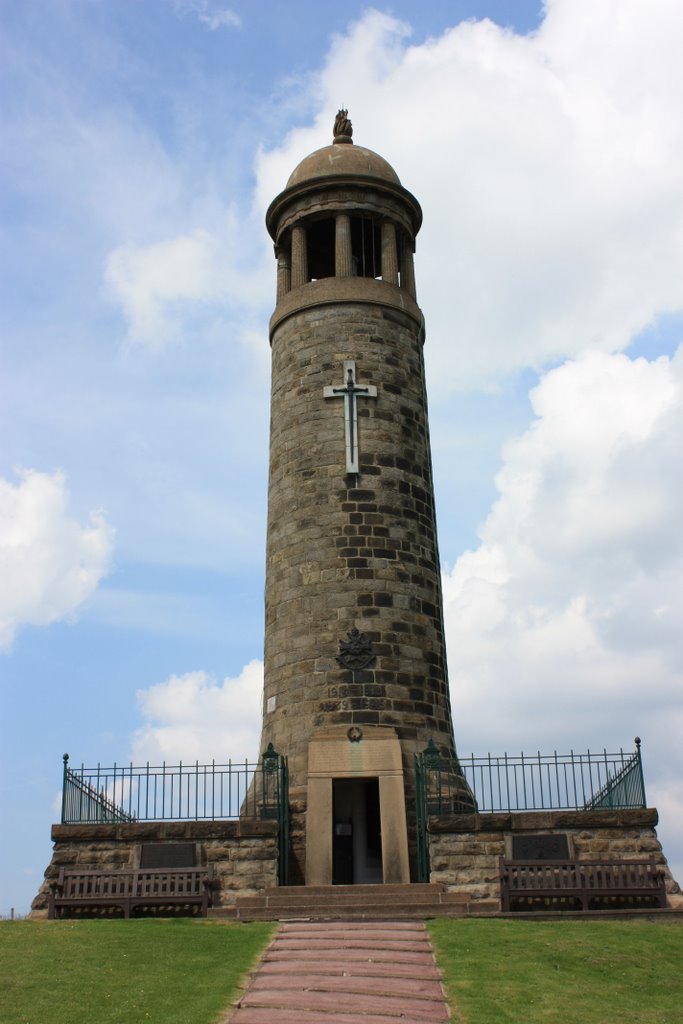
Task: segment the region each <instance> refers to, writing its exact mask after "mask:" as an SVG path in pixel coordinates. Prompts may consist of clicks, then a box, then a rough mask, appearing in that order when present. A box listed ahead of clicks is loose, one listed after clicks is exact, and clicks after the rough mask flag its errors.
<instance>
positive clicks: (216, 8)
mask: <svg viewBox="0 0 683 1024" xmlns="http://www.w3.org/2000/svg"><path fill="white" fill-rule="evenodd" d="M175 7H176V10H178V11H180V12H181V13H183V14H196V16H197V18H198V19H199V21H200V22H201V23H202V25H206V27H207V28H208V29H209V30H210V31H211V32H215V31H216V29H218V28H239V27H240V26H241V24H242V19H241V18H240V16H239V14H237V12H236V11H233V10H232V9H231V8H229V7H221V6H220V4H216V3H213V2H212V0H175Z"/></svg>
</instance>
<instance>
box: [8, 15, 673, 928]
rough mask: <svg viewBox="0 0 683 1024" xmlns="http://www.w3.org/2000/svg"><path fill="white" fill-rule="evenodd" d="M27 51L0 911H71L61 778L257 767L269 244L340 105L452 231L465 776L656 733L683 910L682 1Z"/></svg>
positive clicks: (183, 22) (438, 358)
mask: <svg viewBox="0 0 683 1024" xmlns="http://www.w3.org/2000/svg"><path fill="white" fill-rule="evenodd" d="M0 18H1V19H2V23H3V26H2V33H1V35H2V40H3V42H2V44H1V45H2V52H1V53H0V67H1V69H2V70H0V75H1V76H2V82H1V83H0V88H1V91H2V95H3V97H4V99H3V107H2V118H3V131H2V136H3V140H4V142H3V159H2V164H1V166H0V174H1V175H2V189H1V200H0V201H1V202H2V214H3V217H2V220H3V235H4V238H3V246H2V252H3V255H2V284H1V287H2V314H1V315H2V336H1V339H0V346H1V347H0V438H1V439H2V443H1V444H0V645H1V647H0V686H1V694H2V696H1V701H2V706H1V711H2V753H1V756H2V758H3V762H4V763H3V766H2V772H1V777H2V791H1V795H2V817H3V824H4V826H5V827H4V829H3V843H2V858H3V860H2V871H1V872H0V878H2V884H3V885H4V886H5V888H4V889H3V891H2V892H0V913H7V912H8V911H9V908H10V907H11V906H14V907H15V908H17V909H18V910H22V911H24V910H26V909H27V908H28V906H29V904H30V900H31V899H32V897H33V895H35V893H36V891H37V889H38V886H39V883H40V880H41V878H42V873H43V871H44V869H45V867H46V866H47V863H48V861H49V856H50V842H49V828H50V823H51V822H52V821H53V820H56V815H55V800H56V798H57V797H58V793H59V788H60V769H61V755H62V753H63V752H64V751H68V752H69V753H70V754H71V756H72V758H73V759H74V760H76V761H77V762H80V761H85V762H86V763H92V762H97V761H101V762H103V763H105V762H112V761H114V760H117V761H126V760H128V759H129V758H131V757H134V758H136V759H137V758H140V757H145V758H146V757H148V756H149V757H150V758H156V757H162V756H163V757H166V759H167V760H173V759H177V758H179V757H193V758H194V757H200V758H201V757H204V756H205V757H206V758H207V759H211V758H212V757H216V758H222V757H227V756H230V755H232V756H234V757H244V756H254V754H255V753H256V751H255V749H254V748H255V746H256V744H257V742H258V732H259V702H260V672H261V667H260V657H261V653H262V644H263V608H262V595H263V578H264V573H263V561H264V541H265V514H266V509H265V501H266V483H267V480H266V474H267V444H268V403H269V352H268V344H267V323H268V317H269V315H270V313H271V311H272V306H273V300H274V290H275V265H274V260H273V256H272V246H271V245H270V242H269V240H268V237H267V234H266V231H265V228H264V224H263V218H264V213H265V209H266V207H267V205H268V202H269V201H270V199H271V198H273V196H274V195H275V194H276V193H277V192H279V191H280V190H281V189H282V188H283V187H284V184H285V182H286V179H287V177H288V175H289V173H290V171H291V170H292V168H293V167H294V166H295V164H296V163H297V162H298V160H300V159H301V158H302V157H303V156H304V155H306V153H307V152H310V151H311V150H313V149H315V148H317V147H318V146H321V145H325V144H327V142H328V141H329V139H330V128H331V123H332V119H333V116H334V113H335V111H336V109H337V108H338V107H339V106H340V105H341V104H342V103H343V104H345V105H347V106H348V107H349V110H350V116H351V117H352V119H353V122H354V130H355V131H354V137H355V138H356V140H357V141H358V142H359V143H360V144H362V145H367V146H369V147H370V148H373V149H376V150H377V151H378V152H380V153H382V155H383V156H385V157H386V158H387V159H389V160H390V161H391V163H392V164H393V165H394V167H395V168H396V170H397V172H398V174H399V176H400V177H401V180H402V181H403V183H404V184H405V185H406V187H408V188H409V189H410V190H411V191H412V192H414V193H415V194H416V195H417V197H418V198H419V200H420V202H421V204H422V206H423V210H424V215H425V220H424V226H423V229H422V231H421V233H420V235H419V237H418V250H417V255H416V273H417V280H418V298H419V301H420V304H421V306H422V308H423V310H424V312H425V316H426V321H427V344H426V349H425V354H426V360H427V373H428V389H429V400H430V415H431V431H432V443H433V455H434V465H435V476H436V482H437V484H436V485H437V508H438V515H439V535H440V550H441V555H442V559H443V563H444V592H445V598H446V615H447V632H448V637H449V664H450V675H451V688H452V693H453V704H454V714H455V729H456V741H457V744H458V746H459V747H460V749H461V750H463V751H471V750H473V751H474V752H475V753H485V752H486V751H488V750H492V751H494V752H503V751H504V750H508V751H511V752H513V751H519V750H520V749H524V750H536V749H539V748H540V749H541V750H543V751H550V750H552V749H554V748H557V749H562V750H566V749H569V748H570V747H573V748H574V749H576V750H578V749H585V748H586V747H591V749H595V748H602V747H603V746H607V747H608V748H618V747H620V746H622V745H623V746H624V747H626V748H630V747H631V745H632V740H633V737H634V736H635V735H636V733H638V734H640V735H641V736H642V738H643V751H644V758H645V768H646V782H647V783H648V792H649V796H650V803H652V804H656V805H657V806H658V807H659V809H660V815H661V818H662V822H661V827H660V836H661V838H662V840H663V842H664V847H665V852H666V853H667V855H668V857H669V859H670V861H671V863H672V865H673V866H674V869H675V873H676V874H677V876H678V878H679V879H681V876H683V824H682V822H683V792H682V786H681V776H682V767H683V766H682V764H681V753H680V742H679V737H680V734H681V728H682V727H683V712H682V704H681V692H682V682H681V664H682V660H683V659H682V649H681V642H680V628H679V626H678V621H677V620H678V618H679V614H678V615H677V614H676V613H677V610H678V609H679V608H680V606H681V597H682V596H683V595H682V594H681V589H682V587H681V580H682V578H683V574H682V571H681V570H682V569H683V547H682V541H681V536H680V521H681V515H682V514H683V508H682V505H683V487H682V486H681V472H680V466H681V459H680V456H681V451H680V448H681V436H682V433H681V426H682V420H683V386H682V374H683V371H682V367H681V363H682V361H683V360H682V357H681V354H680V350H679V347H680V343H681V340H682V338H683V287H682V286H681V281H682V280H683V183H682V182H681V176H680V167H681V165H682V161H683V129H682V127H681V126H682V124H683V118H681V109H680V107H681V100H680V97H681V95H683V88H682V86H683V70H682V68H681V62H680V59H679V56H678V52H677V40H679V39H680V38H681V31H682V30H683V16H682V14H681V11H680V9H679V5H678V4H677V3H675V2H674V0H661V2H660V3H658V4H656V5H652V9H647V10H646V9H645V5H642V4H640V3H639V2H637V0H591V2H589V0H552V2H551V3H549V4H547V5H546V6H545V7H544V8H543V9H541V6H540V5H539V4H536V3H525V2H520V0H515V3H502V2H500V3H486V2H462V3H454V2H452V3H446V2H443V3H436V2H433V3H430V2H425V3H423V4H422V5H420V7H419V10H418V8H417V7H416V5H415V4H412V3H410V4H409V3H403V2H401V3H394V4H392V5H390V6H385V5H382V4H376V5H375V6H374V8H371V7H368V6H366V5H364V4H357V3H347V4H345V5H332V4H329V5H327V4H326V5H322V4H319V3H306V2H294V3H288V4H278V3H273V2H262V3H251V4H246V3H238V2H235V3H233V4H230V5H228V4H227V3H222V2H218V0H215V2H214V0H175V2H174V0H139V2H135V3H134V2H132V0H128V2H123V0H121V2H113V0H110V2H106V0H89V2H85V0H73V2H66V0H54V2H52V3H49V4H38V3H34V4H15V3H10V2H4V3H1V4H0ZM634 69H637V73H634Z"/></svg>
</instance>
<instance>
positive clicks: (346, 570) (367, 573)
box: [262, 279, 453, 789]
mask: <svg viewBox="0 0 683 1024" xmlns="http://www.w3.org/2000/svg"><path fill="white" fill-rule="evenodd" d="M371 284H373V285H375V286H376V288H377V289H378V292H379V293H381V294H383V293H384V291H385V290H387V289H389V290H390V291H391V290H392V286H390V285H387V284H384V283H383V282H371ZM314 287H315V284H311V285H306V286H305V288H314ZM347 288H348V289H349V290H350V289H352V288H353V279H349V283H348V285H347ZM304 290H305V289H301V291H302V292H303V291H304ZM393 290H395V291H398V289H393ZM272 346H273V373H272V405H271V441H270V445H271V461H270V484H269V517H268V551H267V568H266V647H265V690H264V698H265V709H264V710H265V716H264V730H263V740H262V743H263V745H264V746H265V745H266V744H267V743H268V742H270V741H272V742H273V744H274V746H275V749H276V750H278V751H279V752H281V753H283V754H286V755H287V757H288V761H289V771H290V782H291V785H292V787H293V788H294V789H296V788H297V787H299V786H302V785H305V782H306V778H307V775H306V772H307V749H308V741H309V739H310V738H311V735H312V733H313V732H314V731H315V730H316V729H318V728H321V727H325V726H329V725H340V724H345V723H348V724H349V725H360V726H362V725H363V724H372V725H389V726H393V727H394V728H395V729H396V731H397V734H398V736H399V739H400V740H401V745H402V747H403V749H404V753H405V754H406V767H412V765H410V761H409V759H408V754H411V753H412V752H413V751H417V750H420V749H423V748H424V747H425V746H426V745H427V742H428V741H429V739H434V740H435V742H436V743H437V745H439V746H440V747H441V749H442V752H443V753H444V754H452V752H453V746H452V743H453V741H452V726H451V713H450V702H449V691H448V682H447V673H446V665H445V648H444V636H443V622H442V611H441V581H440V572H439V563H438V554H437V541H436V523H435V516H434V507H433V498H432V493H433V492H432V478H431V460H430V453H429V438H428V424H427V413H426V407H425V395H424V368H423V361H422V344H421V338H420V328H419V325H418V324H416V322H415V320H414V319H413V318H412V317H410V316H408V315H407V314H405V313H403V312H401V311H400V310H397V309H391V308H388V307H385V306H383V305H379V304H377V305H370V304H367V305H365V304H363V303H358V304H354V303H353V302H349V301H347V302H345V303H344V302H339V303H335V304H334V305H330V306H320V307H316V308H312V309H309V310H307V311H305V312H301V313H298V314H295V315H293V316H291V317H289V318H288V319H287V320H286V321H285V322H284V323H282V324H280V326H279V327H278V328H277V330H276V331H275V334H274V336H273V341H272ZM346 359H352V360H355V362H356V372H357V382H358V385H359V386H361V387H362V386H363V385H364V384H372V385H374V386H376V387H377V391H378V395H377V398H363V397H361V398H359V399H358V403H357V404H358V424H359V439H360V470H361V471H360V474H359V475H358V476H356V475H351V476H347V475H346V471H345V455H344V402H343V400H342V399H335V400H330V399H325V398H324V397H323V388H324V386H326V385H342V383H343V363H344V360H346ZM354 627H356V628H358V629H359V630H361V631H362V632H363V633H365V634H366V636H368V637H369V638H370V639H371V640H372V642H373V645H374V651H375V654H376V662H375V664H374V665H372V666H370V667H369V668H368V669H367V670H365V671H359V672H355V673H353V674H352V673H351V672H350V671H346V670H344V669H342V668H340V666H339V665H338V664H337V661H336V657H337V655H338V654H339V643H340V641H341V640H345V639H346V637H347V633H348V632H350V631H351V630H352V629H353V628H354Z"/></svg>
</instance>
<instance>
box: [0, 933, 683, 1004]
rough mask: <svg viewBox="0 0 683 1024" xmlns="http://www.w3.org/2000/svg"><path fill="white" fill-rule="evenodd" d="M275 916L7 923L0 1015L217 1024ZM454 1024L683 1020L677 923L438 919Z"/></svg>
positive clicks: (1, 947)
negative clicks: (262, 919)
mask: <svg viewBox="0 0 683 1024" xmlns="http://www.w3.org/2000/svg"><path fill="white" fill-rule="evenodd" d="M274 927H275V926H274V925H270V924H249V925H243V924H222V923H218V922H213V921H201V920H189V919H176V920H146V921H145V920H142V921H122V920H117V921H35V922H34V921H14V922H11V921H3V922H0V1024H146V1022H150V1024H217V1022H218V1021H220V1020H222V1019H223V1018H224V1016H225V1014H226V1011H227V1009H228V1008H229V1006H230V1004H231V1003H232V1002H233V1000H234V999H235V998H236V995H237V991H238V987H239V984H240V982H241V981H243V980H244V979H245V977H246V976H247V974H248V972H249V970H250V969H251V968H252V967H253V965H254V963H255V961H256V959H257V957H258V955H259V953H260V952H261V951H262V950H263V949H264V948H265V946H266V944H267V942H268V939H269V938H270V936H271V935H272V933H273V930H274ZM429 930H430V933H431V935H432V940H433V942H434V946H435V949H436V952H437V956H438V960H439V966H440V967H441V969H442V970H443V972H444V977H445V981H446V985H447V989H448V994H449V999H450V1002H451V1008H452V1010H453V1022H454V1024H636V1022H638V1024H682V1022H683V981H682V980H681V979H682V978H683V969H682V967H681V965H682V964H683V922H681V921H656V922H653V921H574V920H572V921H558V922H555V921H553V922H547V921H509V920H504V921H485V920H465V921H462V920H460V921H457V920H456V921H447V920H439V921H432V922H430V924H429Z"/></svg>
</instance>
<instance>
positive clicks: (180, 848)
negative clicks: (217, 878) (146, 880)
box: [140, 843, 196, 868]
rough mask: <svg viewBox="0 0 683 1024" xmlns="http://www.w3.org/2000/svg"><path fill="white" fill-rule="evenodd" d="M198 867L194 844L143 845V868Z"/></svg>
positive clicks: (141, 859) (141, 863) (141, 855)
mask: <svg viewBox="0 0 683 1024" xmlns="http://www.w3.org/2000/svg"><path fill="white" fill-rule="evenodd" d="M195 866H196V856H195V845H194V843H143V845H142V849H141V850H140V867H141V868H193V867H195Z"/></svg>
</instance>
